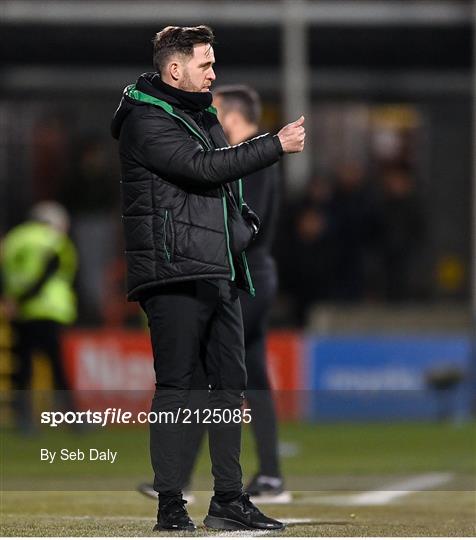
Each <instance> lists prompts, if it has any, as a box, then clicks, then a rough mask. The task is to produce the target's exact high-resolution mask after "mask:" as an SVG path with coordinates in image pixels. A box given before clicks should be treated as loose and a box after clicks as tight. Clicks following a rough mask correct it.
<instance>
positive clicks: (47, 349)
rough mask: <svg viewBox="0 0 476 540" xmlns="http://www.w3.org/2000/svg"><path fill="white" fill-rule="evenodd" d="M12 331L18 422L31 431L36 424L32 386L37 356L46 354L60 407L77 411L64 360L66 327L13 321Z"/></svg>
mask: <svg viewBox="0 0 476 540" xmlns="http://www.w3.org/2000/svg"><path fill="white" fill-rule="evenodd" d="M12 328H13V335H14V344H13V356H14V361H15V371H14V375H13V386H14V388H15V390H16V391H17V392H16V395H15V400H14V408H15V411H16V416H17V423H18V424H19V425H20V426H21V427H25V428H29V427H31V426H32V424H33V418H32V403H31V392H30V385H31V378H32V367H33V362H32V361H33V354H34V353H42V354H44V355H46V356H47V357H48V359H49V360H50V362H51V368H52V372H53V383H54V386H55V389H56V390H57V392H55V402H56V404H57V406H58V407H59V408H62V409H67V410H74V407H73V399H72V396H71V393H70V389H69V385H68V382H67V380H66V376H65V371H64V366H63V362H62V358H61V350H60V336H61V330H62V328H63V326H62V325H61V324H59V323H57V322H55V321H48V320H32V321H14V322H13V323H12ZM58 391H59V392H58Z"/></svg>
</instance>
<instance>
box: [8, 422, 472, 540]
mask: <svg viewBox="0 0 476 540" xmlns="http://www.w3.org/2000/svg"><path fill="white" fill-rule="evenodd" d="M280 439H281V441H282V442H283V445H282V449H283V458H282V466H283V471H284V474H285V476H286V480H287V485H288V488H289V489H290V490H292V492H293V495H294V499H293V501H292V503H290V504H285V505H274V506H273V505H263V510H264V511H266V512H267V513H269V514H270V515H272V516H274V517H277V518H283V519H285V520H287V521H288V526H287V528H286V530H285V531H284V532H282V533H279V536H303V537H309V536H474V535H476V525H475V524H476V495H475V492H476V426H475V424H473V423H468V424H464V425H461V426H453V425H450V424H422V423H415V424H388V425H386V424H332V425H325V424H324V425H321V424H311V423H284V424H282V426H281V431H280ZM252 445H253V442H252V439H251V437H250V434H249V430H248V429H247V430H245V436H244V440H243V452H242V455H243V459H242V465H243V471H244V474H245V476H246V477H249V476H251V475H252V474H253V473H254V471H255V467H256V464H255V458H254V452H253V448H252ZM91 447H94V448H100V449H105V448H111V449H113V450H117V451H118V458H117V461H116V462H115V463H114V464H107V463H99V462H95V463H86V462H64V463H54V464H51V465H49V464H47V463H44V462H41V461H40V459H39V449H40V448H49V449H52V450H59V449H61V448H69V449H76V448H83V449H87V448H91ZM0 454H1V478H2V486H1V487H2V490H1V500H0V511H1V516H0V517H1V525H0V532H1V534H2V535H3V536H152V535H154V536H155V535H157V536H159V534H157V533H152V526H153V525H154V522H155V512H156V505H155V502H154V501H153V500H152V499H147V498H145V497H144V496H142V495H140V494H139V493H136V492H135V491H134V488H135V486H136V485H137V484H138V483H139V482H142V481H146V480H149V479H150V477H151V471H150V465H149V458H148V434H147V430H145V429H144V430H138V429H114V430H113V429H107V430H105V429H98V430H95V431H94V432H88V433H87V434H83V435H81V436H80V435H76V434H74V433H72V432H71V431H67V430H65V429H57V430H53V429H51V428H50V429H47V430H46V431H45V430H44V431H42V432H41V434H40V435H38V436H36V437H21V436H19V435H17V434H15V433H14V432H13V431H9V430H6V431H3V432H2V435H1V445H0ZM209 469H210V465H209V460H208V456H207V451H206V448H204V449H203V452H202V454H201V456H200V460H199V463H198V466H197V474H196V477H195V479H194V485H193V487H194V488H195V489H196V491H195V494H196V499H197V501H196V503H195V504H193V505H189V512H190V514H191V516H192V518H193V519H194V520H195V522H196V524H197V525H198V526H199V528H198V530H197V532H195V533H192V534H190V533H189V534H188V536H216V533H215V532H214V533H210V532H208V531H206V530H205V529H204V528H203V527H202V526H201V521H202V519H203V517H204V516H205V515H206V511H207V506H208V502H209V496H210V492H209V491H210V490H211V480H210V474H209ZM428 477H430V479H431V478H434V477H436V478H437V479H438V478H439V477H442V478H444V481H442V482H441V483H438V482H437V483H436V484H435V485H433V486H431V485H430V486H427V488H425V487H422V488H421V489H420V487H419V482H420V480H421V479H422V478H423V479H425V478H428ZM412 482H416V484H415V485H414V489H411V487H412ZM405 485H406V486H407V487H408V492H406V493H403V492H402V493H397V494H396V495H395V494H394V492H393V491H392V492H389V491H388V490H391V489H392V486H393V489H397V488H398V486H400V489H404V488H405ZM395 486H397V488H396V487H395ZM402 486H403V487H402ZM376 491H378V492H382V493H383V500H384V502H382V501H380V500H377V502H373V503H372V502H371V503H370V504H361V503H358V502H355V501H356V500H354V499H352V497H354V496H356V495H357V496H359V494H360V495H361V494H366V493H375V492H376ZM387 493H390V496H389V497H387V495H386V494H387ZM378 497H379V495H377V499H378ZM386 498H388V499H389V500H388V501H387V502H385V499H386ZM223 535H226V536H231V535H242V534H241V533H235V534H232V533H227V534H223Z"/></svg>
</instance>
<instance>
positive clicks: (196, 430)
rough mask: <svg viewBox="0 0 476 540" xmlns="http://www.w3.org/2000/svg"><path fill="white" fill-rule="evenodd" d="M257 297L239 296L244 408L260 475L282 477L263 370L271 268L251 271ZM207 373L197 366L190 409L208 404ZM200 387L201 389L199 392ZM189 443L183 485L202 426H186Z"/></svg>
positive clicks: (274, 282)
mask: <svg viewBox="0 0 476 540" xmlns="http://www.w3.org/2000/svg"><path fill="white" fill-rule="evenodd" d="M253 282H254V284H255V288H256V296H255V297H254V298H253V297H251V296H249V295H248V294H246V293H244V292H241V291H240V293H239V296H240V301H241V307H242V312H243V326H244V336H245V363H246V371H247V375H248V384H247V390H246V392H245V396H246V401H247V405H246V406H247V407H249V408H250V409H251V417H252V422H251V428H252V430H253V435H254V439H255V445H256V452H257V455H258V464H259V471H258V472H259V474H262V475H266V476H274V477H279V476H281V471H280V467H279V459H278V429H277V419H276V411H275V406H274V401H273V396H272V393H271V386H270V382H269V377H268V371H267V367H266V335H267V327H268V318H269V312H270V309H271V305H272V303H273V300H274V297H275V295H276V290H277V276H276V272H275V271H274V269H271V268H270V269H268V270H266V271H263V272H259V271H256V270H255V271H254V272H253ZM206 385H207V380H206V374H205V372H204V371H203V369H201V366H197V369H196V371H195V372H194V374H193V387H194V388H195V389H196V390H194V392H193V394H192V400H193V403H192V406H193V408H194V409H200V408H201V407H204V404H206V402H207V391H206ZM199 388H202V389H203V390H202V391H201V392H200V391H199V390H197V389H199ZM185 429H186V431H187V435H186V438H187V441H188V444H187V445H186V446H185V447H184V449H183V454H182V461H183V467H182V486H183V487H185V486H187V485H189V484H190V482H191V477H192V473H193V468H194V465H195V462H196V459H197V456H198V452H199V450H200V446H201V443H202V440H203V437H204V435H205V432H206V429H205V426H203V424H195V423H193V424H191V425H187V426H185Z"/></svg>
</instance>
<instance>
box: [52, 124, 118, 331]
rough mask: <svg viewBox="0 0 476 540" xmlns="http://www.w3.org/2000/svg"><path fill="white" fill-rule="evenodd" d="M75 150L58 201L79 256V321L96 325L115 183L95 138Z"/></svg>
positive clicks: (112, 228) (112, 232)
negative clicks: (65, 213) (63, 210)
mask: <svg viewBox="0 0 476 540" xmlns="http://www.w3.org/2000/svg"><path fill="white" fill-rule="evenodd" d="M75 149H76V152H77V153H76V155H74V156H73V160H72V162H73V164H74V166H73V168H72V171H71V173H70V174H69V175H67V176H66V177H65V182H64V185H63V194H62V199H61V200H62V202H63V203H64V205H65V207H66V208H67V209H68V211H69V212H70V215H71V234H72V237H73V239H74V241H75V245H76V246H77V249H78V254H79V271H78V279H77V283H78V293H79V295H78V300H79V306H78V307H79V318H80V320H81V321H82V322H83V323H87V324H88V325H92V324H96V325H97V324H99V323H100V322H101V315H102V311H103V310H102V298H103V291H104V288H105V280H106V273H107V268H108V267H109V265H110V264H111V261H112V260H113V259H114V257H115V256H116V254H117V244H118V241H117V235H118V228H117V215H118V195H117V183H116V180H115V178H114V177H113V175H112V173H111V164H110V159H109V156H108V154H107V151H106V150H107V147H106V142H105V141H104V140H103V138H102V137H101V136H98V135H96V134H90V135H89V136H87V137H84V138H82V139H81V140H79V141H78V143H77V145H76V147H75Z"/></svg>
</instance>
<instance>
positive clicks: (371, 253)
mask: <svg viewBox="0 0 476 540" xmlns="http://www.w3.org/2000/svg"><path fill="white" fill-rule="evenodd" d="M424 235H425V219H424V212H423V208H422V205H421V203H420V201H419V198H418V195H417V190H416V179H415V177H414V175H413V174H412V171H411V169H410V167H408V166H406V165H400V164H389V165H385V166H383V167H382V168H381V170H379V171H378V173H377V174H374V175H372V176H371V175H369V174H368V173H367V172H366V170H365V169H364V168H363V166H362V165H361V164H359V163H358V162H351V161H349V162H343V163H341V164H340V165H339V166H338V167H336V169H335V170H334V171H332V172H331V173H330V174H328V175H324V174H321V175H317V176H315V177H314V178H312V179H311V180H310V182H309V183H308V185H307V187H306V190H305V192H304V193H303V194H302V196H300V197H299V198H298V199H297V200H296V201H294V203H289V202H288V201H285V204H284V205H283V210H282V212H281V221H280V229H279V231H278V235H277V238H278V241H277V242H276V257H277V261H278V268H279V271H280V289H281V292H282V294H284V295H286V297H287V298H288V299H290V303H291V305H292V307H291V312H293V313H294V319H295V322H296V323H297V324H298V325H300V326H301V325H303V324H305V322H306V319H307V316H308V314H309V310H310V308H311V307H312V306H313V305H314V304H316V303H319V302H343V303H349V302H362V301H369V300H370V301H371V300H375V301H388V302H405V301H412V300H416V299H418V298H419V296H420V295H421V294H422V292H421V290H420V285H419V280H418V279H415V273H416V271H417V270H416V268H415V263H416V260H417V259H418V256H419V254H420V253H421V249H422V247H423V245H424Z"/></svg>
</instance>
